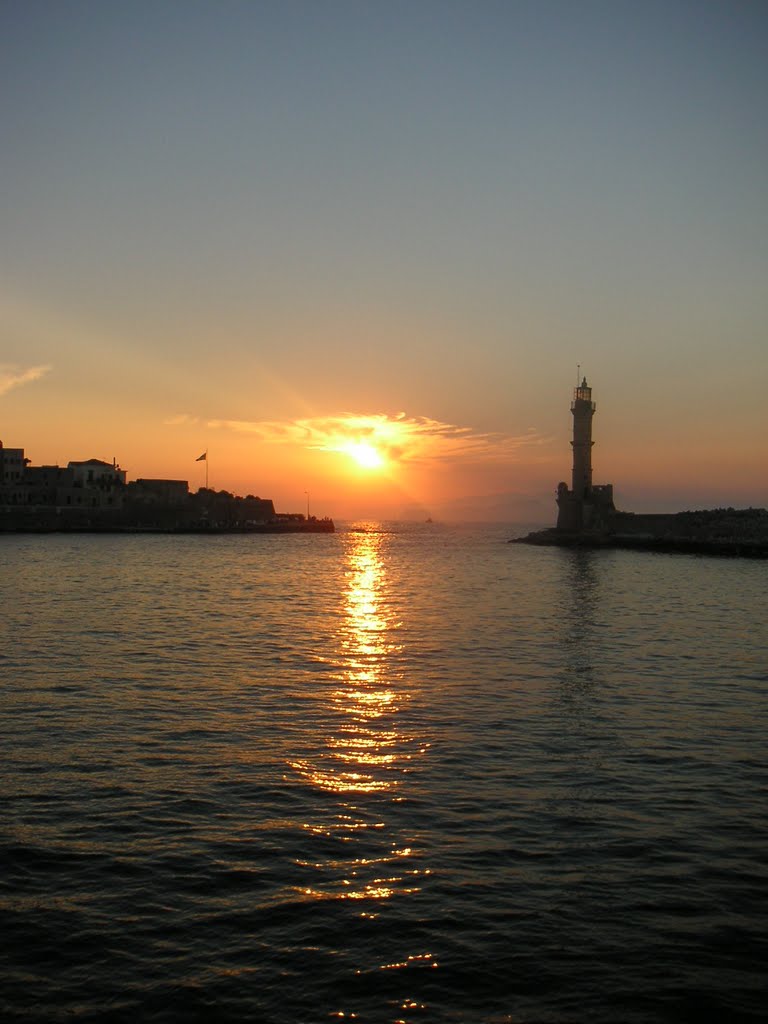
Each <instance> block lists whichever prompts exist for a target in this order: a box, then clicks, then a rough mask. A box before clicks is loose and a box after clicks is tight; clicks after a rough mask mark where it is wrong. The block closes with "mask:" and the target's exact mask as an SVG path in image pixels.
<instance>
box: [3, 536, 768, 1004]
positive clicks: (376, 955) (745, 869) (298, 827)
mask: <svg viewBox="0 0 768 1024" xmlns="http://www.w3.org/2000/svg"><path fill="white" fill-rule="evenodd" d="M519 532H520V531H516V530H515V529H513V528H512V527H510V526H508V525H504V524H500V525H444V524H440V523H378V522H359V523H346V524H340V525H339V527H338V529H337V532H336V533H335V534H333V535H308V536H302V535H290V536H257V535H216V536H170V535H115V536H104V535H66V534H54V535H10V536H9V535H6V536H2V537H0V595H1V599H2V618H3V639H2V643H1V644H0V747H1V750H0V753H1V755H2V760H1V761H0V915H1V916H0V1019H2V1020H3V1021H7V1022H16V1021H24V1022H30V1021H43V1022H65V1021H66V1022H73V1021H74V1022H84V1021H99V1022H101V1021H107V1022H176V1021H182V1022H203V1021H205V1022H209V1021H212V1022H240V1021H244V1022H250V1021H253V1022H259V1024H328V1022H331V1024H334V1022H342V1024H348V1022H358V1024H396V1022H398V1024H400V1022H406V1024H418V1022H446V1024H449V1022H450V1024H454V1022H466V1024H538V1022H542V1024H544V1022H589V1024H601V1022H611V1024H615V1022H626V1024H632V1022H636V1024H641V1022H661V1021H668V1022H707V1021H718V1022H726V1024H729V1022H741V1021H762V1020H765V1019H766V1014H767V1013H768V990H767V985H766V963H767V962H768V821H767V816H766V811H767V810H768V800H767V796H768V785H767V784H768V765H767V758H766V736H767V735H768V701H767V700H766V697H767V693H766V691H767V689H768V565H767V564H766V563H765V562H759V561H750V560H740V559H724V558H713V557H703V556H691V555H670V554H652V553H645V552H632V551H578V550H566V549H557V548H534V547H527V546H524V545H515V544H508V543H507V541H508V539H509V538H510V537H512V536H514V535H515V534H516V533H519Z"/></svg>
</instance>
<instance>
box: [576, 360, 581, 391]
mask: <svg viewBox="0 0 768 1024" xmlns="http://www.w3.org/2000/svg"><path fill="white" fill-rule="evenodd" d="M580 383H581V363H576V387H578V386H579V384H580Z"/></svg>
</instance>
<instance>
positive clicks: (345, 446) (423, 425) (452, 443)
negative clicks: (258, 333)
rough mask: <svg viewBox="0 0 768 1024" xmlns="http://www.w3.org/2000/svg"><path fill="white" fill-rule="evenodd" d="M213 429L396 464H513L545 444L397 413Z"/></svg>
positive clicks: (225, 423)
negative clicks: (366, 452) (356, 451)
mask: <svg viewBox="0 0 768 1024" xmlns="http://www.w3.org/2000/svg"><path fill="white" fill-rule="evenodd" d="M208 426H209V427H210V428H212V429H221V430H232V431H235V432H236V433H241V434H250V435H252V436H253V437H254V438H255V439H258V440H259V441H263V442H267V443H270V444H291V445H299V446H301V447H304V448H310V449H315V450H319V451H328V452H335V451H348V450H349V446H350V443H365V444H369V445H371V446H373V447H375V448H376V450H377V451H379V452H381V454H382V455H384V456H385V457H386V458H387V459H389V460H390V461H393V462H426V461H435V460H443V459H445V460H456V459H473V460H487V461H491V460H496V459H499V460H501V459H504V460H507V459H510V458H512V457H513V456H514V455H515V453H516V452H518V451H519V450H520V449H521V448H523V447H528V446H531V445H540V444H543V443H544V442H545V440H546V438H543V437H542V436H541V435H540V434H539V433H538V432H537V431H536V430H535V429H533V428H529V429H528V430H527V431H526V433H524V434H521V435H517V436H515V435H510V434H503V433H489V432H483V431H478V430H475V429H473V428H472V427H462V426H458V425H457V424H453V423H442V422H440V421H439V420H433V419H429V418H428V417H426V416H407V415H406V414H405V413H398V414H397V415H395V416H390V415H388V414H387V413H375V414H372V415H360V414H357V413H345V414H343V415H334V416H318V417H314V418H311V419H298V420H292V421H288V422H279V421H272V420H261V421H259V420H256V421H250V420H210V421H209V422H208Z"/></svg>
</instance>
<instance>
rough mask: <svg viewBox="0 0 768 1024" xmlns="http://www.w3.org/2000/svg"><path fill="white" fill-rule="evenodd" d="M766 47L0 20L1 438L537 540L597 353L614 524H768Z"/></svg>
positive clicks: (499, 16) (685, 12) (739, 37)
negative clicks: (476, 523)
mask: <svg viewBox="0 0 768 1024" xmlns="http://www.w3.org/2000/svg"><path fill="white" fill-rule="evenodd" d="M523 8H524V9H523ZM297 11H298V12H300V15H299V14H297V13H296V12H297ZM292 12H293V13H292ZM766 27H767V22H766V14H765V10H764V9H763V5H759V4H757V5H736V6H734V5H709V6H707V7H706V9H703V10H702V11H700V12H698V13H697V16H696V17H695V18H693V17H691V12H690V7H689V5H687V4H683V3H680V4H677V3H674V2H672V3H669V4H658V5H654V4H650V5H648V4H638V5H625V4H618V5H605V4H594V5H592V4H586V5H578V4H573V3H565V2H563V3H555V4H553V5H546V4H545V5H517V4H495V3H483V2H482V0H481V2H480V3H478V4H477V5H474V4H472V5H469V4H467V5H453V6H451V7H450V12H449V11H447V10H446V7H445V5H444V4H432V3H431V2H428V0H425V2H424V3H420V4H416V5H413V4H402V5H401V4H385V3H382V4H374V5H357V6H356V5H347V4H342V5H337V4H328V5H325V4H322V5H317V4H309V3H307V4H304V3H302V2H299V4H298V6H295V5H287V6H286V5H280V4H272V5H252V4H225V5H220V4H215V3H210V4H206V3H201V4H196V5H192V6H190V5H185V4H180V5H173V4H170V5H167V8H165V9H164V12H163V17H162V18H158V17H157V15H156V5H154V4H150V3H148V2H146V0H135V2H133V3H131V4H130V5H116V4H96V5H90V4H87V5H78V4H58V5H57V4H52V5H46V17H45V18H41V17H39V15H38V13H37V12H36V5H34V4H32V5H30V4H10V5H4V6H3V7H2V9H1V10H0V58H1V59H0V67H2V77H1V79H0V86H1V87H0V120H1V121H2V123H3V125H4V151H3V162H4V163H3V188H2V190H0V223H2V225H3V246H2V250H1V251H0V439H1V440H2V441H3V442H4V443H5V444H6V445H8V446H11V447H24V448H25V449H26V451H27V455H28V456H29V457H30V458H31V459H32V461H33V463H35V464H38V465H39V464H43V463H56V462H58V463H60V464H66V462H67V461H68V460H70V459H85V458H90V457H97V458H102V459H105V460H109V461H111V459H112V458H113V457H115V458H116V459H117V461H118V462H119V463H120V464H121V465H122V466H123V467H124V468H126V469H127V471H128V474H129V478H135V477H139V476H145V477H165V478H172V479H187V480H189V482H190V485H191V486H192V487H196V486H198V485H200V484H202V483H203V482H204V479H205V473H204V468H205V467H204V466H203V464H202V463H195V461H194V460H195V459H196V457H197V456H198V455H199V454H200V453H201V452H202V451H203V450H205V449H207V450H208V451H209V453H210V460H209V463H208V469H209V473H210V483H211V485H212V486H215V487H217V488H224V489H227V490H232V491H235V492H239V493H256V494H259V495H262V496H266V497H271V498H273V499H274V501H275V504H276V506H277V508H278V509H280V510H284V511H289V510H301V509H302V508H305V506H306V495H307V492H309V495H310V504H311V508H312V510H313V511H315V512H317V513H318V514H330V515H333V516H335V517H337V518H346V517H355V516H359V515H366V516H401V515H412V516H415V517H420V516H424V517H426V515H431V516H433V518H438V517H439V518H449V517H450V518H457V519H458V518H491V519H505V520H516V521H520V522H541V523H546V522H548V521H551V520H552V518H553V517H554V511H555V506H554V490H555V487H556V485H557V483H558V481H560V480H563V479H565V480H568V479H569V474H570V461H571V459H570V447H569V440H570V430H571V417H570V411H569V409H570V400H571V391H572V388H573V386H574V384H575V381H576V372H577V364H581V366H582V372H584V373H586V375H587V377H588V379H589V383H590V384H591V385H592V387H593V389H594V398H595V400H596V402H597V406H598V409H597V415H596V417H595V422H594V433H595V441H596V444H595V448H594V459H593V462H594V478H595V482H605V483H609V482H611V483H613V484H614V486H615V489H616V495H617V502H618V504H619V505H620V506H621V507H624V508H635V509H637V510H646V509H657V510H659V511H665V510H674V509H677V508H686V507H713V506H717V505H750V504H751V505H766V504H768V466H767V462H768V459H767V457H766V444H765V438H766V436H768V416H767V415H766V401H765V395H766V392H767V391H768V358H767V357H766V351H767V350H766V337H768V289H766V287H765V282H766V280H768V249H767V248H766V245H765V239H766V238H768V184H767V181H766V176H765V167H766V166H768V148H767V143H766V138H767V137H766V133H765V131H764V122H765V96H766V95H768V63H766V61H765V59H764V58H765V55H764V47H763V40H764V39H765V38H766ZM361 443H363V444H372V445H375V446H377V448H379V449H380V450H381V452H382V456H383V462H382V465H381V466H379V467H365V466H360V465H358V464H357V463H356V462H355V461H354V459H353V458H352V457H351V456H350V455H349V454H345V453H344V449H345V448H346V447H347V446H348V445H354V444H361Z"/></svg>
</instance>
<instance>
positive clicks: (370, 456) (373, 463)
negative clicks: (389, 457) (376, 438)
mask: <svg viewBox="0 0 768 1024" xmlns="http://www.w3.org/2000/svg"><path fill="white" fill-rule="evenodd" d="M344 450H345V452H346V453H347V455H349V456H351V457H352V458H353V459H354V460H355V462H356V463H357V464H358V466H362V468H363V469H378V468H379V467H380V466H383V465H384V459H383V457H382V455H381V452H380V451H379V450H378V449H377V448H374V446H373V445H372V444H368V443H367V442H365V441H352V442H350V443H349V444H348V445H347V446H346V448H345V449H344Z"/></svg>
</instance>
